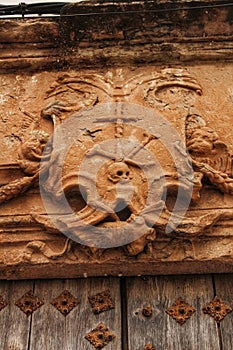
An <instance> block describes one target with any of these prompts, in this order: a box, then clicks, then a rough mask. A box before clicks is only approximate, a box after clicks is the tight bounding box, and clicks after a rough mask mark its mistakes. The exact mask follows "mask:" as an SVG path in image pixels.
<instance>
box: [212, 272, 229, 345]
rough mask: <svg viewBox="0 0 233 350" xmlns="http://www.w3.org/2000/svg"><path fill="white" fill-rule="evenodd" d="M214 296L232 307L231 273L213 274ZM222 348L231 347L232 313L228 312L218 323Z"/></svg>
mask: <svg viewBox="0 0 233 350" xmlns="http://www.w3.org/2000/svg"><path fill="white" fill-rule="evenodd" d="M214 280H215V289H216V296H218V297H219V298H221V299H222V300H223V301H224V302H225V303H226V304H228V305H230V306H231V307H232V308H233V274H223V275H215V276H214ZM220 331H221V338H222V339H221V340H222V349H221V350H229V349H233V313H230V314H228V315H227V316H226V317H225V318H224V319H223V320H222V321H221V323H220Z"/></svg>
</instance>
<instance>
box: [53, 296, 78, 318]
mask: <svg viewBox="0 0 233 350" xmlns="http://www.w3.org/2000/svg"><path fill="white" fill-rule="evenodd" d="M79 303H80V302H79V300H78V299H76V298H75V297H74V296H73V295H72V294H71V293H70V292H69V291H68V290H64V291H63V292H62V293H61V294H60V295H59V296H58V297H56V298H55V299H53V300H52V301H51V302H50V304H51V305H53V306H54V307H55V308H56V309H57V310H58V311H60V313H61V314H62V315H63V316H67V315H68V314H69V313H70V312H71V311H72V310H73V309H74V308H75V307H76V306H78V304H79Z"/></svg>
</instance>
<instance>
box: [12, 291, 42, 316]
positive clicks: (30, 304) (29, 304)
mask: <svg viewBox="0 0 233 350" xmlns="http://www.w3.org/2000/svg"><path fill="white" fill-rule="evenodd" d="M15 305H16V306H18V307H19V308H20V310H21V311H23V312H24V313H25V315H27V316H28V317H29V316H30V315H31V314H32V313H33V312H34V311H36V310H37V309H39V307H41V306H42V305H44V302H43V301H42V300H40V299H39V298H38V297H37V296H36V295H35V294H34V293H33V291H32V290H30V291H29V292H27V293H25V294H24V295H23V296H22V297H21V298H20V299H19V300H17V301H16V303H15Z"/></svg>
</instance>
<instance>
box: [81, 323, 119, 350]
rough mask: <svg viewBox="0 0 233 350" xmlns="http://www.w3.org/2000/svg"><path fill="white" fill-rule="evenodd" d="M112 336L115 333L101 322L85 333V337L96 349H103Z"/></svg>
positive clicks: (113, 336)
mask: <svg viewBox="0 0 233 350" xmlns="http://www.w3.org/2000/svg"><path fill="white" fill-rule="evenodd" d="M114 338H116V336H115V334H114V333H112V332H111V331H110V330H109V329H108V328H107V327H106V326H105V324H104V323H102V322H101V323H99V324H98V326H96V327H95V328H94V329H92V330H91V331H90V332H89V333H87V334H86V335H85V339H87V340H88V341H89V342H90V343H91V344H92V345H93V346H94V347H95V348H96V349H103V348H104V347H105V346H106V345H107V344H108V343H110V342H111V341H112V340H113V339H114Z"/></svg>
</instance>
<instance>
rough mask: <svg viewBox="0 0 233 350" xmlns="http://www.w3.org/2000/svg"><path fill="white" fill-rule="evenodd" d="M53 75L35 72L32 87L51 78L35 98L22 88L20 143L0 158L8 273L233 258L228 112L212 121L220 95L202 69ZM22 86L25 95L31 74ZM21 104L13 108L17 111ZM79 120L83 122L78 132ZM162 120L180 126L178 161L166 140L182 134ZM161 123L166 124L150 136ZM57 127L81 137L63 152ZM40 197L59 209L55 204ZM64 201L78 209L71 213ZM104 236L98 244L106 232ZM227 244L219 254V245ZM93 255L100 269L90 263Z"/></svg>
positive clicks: (114, 269)
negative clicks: (213, 93)
mask: <svg viewBox="0 0 233 350" xmlns="http://www.w3.org/2000/svg"><path fill="white" fill-rule="evenodd" d="M47 75H48V78H49V79H48V80H47V81H46V82H45V78H44V76H43V74H42V75H38V76H36V77H34V80H33V84H35V82H36V84H39V83H40V82H43V85H42V86H43V88H42V90H43V91H40V94H39V96H35V95H33V93H32V96H31V98H30V104H29V103H28V98H29V95H30V93H29V91H28V90H27V89H26V88H25V90H26V92H25V95H27V96H28V98H25V99H24V100H23V102H20V106H19V107H18V113H19V116H17V118H18V119H17V120H19V121H20V124H19V125H21V126H19V127H18V128H16V126H15V132H14V135H15V137H16V139H17V142H15V143H13V144H14V146H13V147H12V146H10V144H9V143H8V147H9V149H8V150H6V153H5V158H4V159H5V162H3V161H2V163H1V165H0V176H1V177H0V180H1V187H0V204H1V217H0V228H1V231H0V235H1V236H2V250H3V254H2V261H1V262H0V263H1V268H0V270H1V278H6V277H7V278H15V276H13V272H12V270H11V269H10V268H9V267H7V265H12V266H14V267H17V269H18V272H17V273H18V275H19V278H23V277H25V276H26V277H30V276H28V275H27V272H26V270H25V269H26V266H39V268H38V271H39V272H38V273H37V272H34V271H36V268H35V270H33V269H32V272H31V273H32V276H35V277H37V276H38V277H39V276H42V277H43V276H51V277H53V276H54V277H62V276H66V273H67V271H68V269H69V267H68V266H70V264H71V266H72V272H71V274H72V276H81V275H84V276H87V275H89V274H91V275H101V274H115V275H116V274H122V273H123V274H126V275H127V274H131V275H133V274H141V273H146V272H147V273H154V272H155V271H154V269H156V271H157V273H168V270H167V269H166V268H167V267H166V265H167V264H168V265H167V266H169V267H168V269H171V271H170V272H172V273H177V271H176V269H177V268H179V271H181V272H182V271H183V272H190V271H191V272H198V271H202V272H204V271H205V268H208V264H206V261H207V262H213V261H215V263H214V265H213V270H215V267H214V266H217V262H218V260H219V259H221V256H226V255H227V254H228V255H227V256H228V259H231V256H232V254H233V246H232V243H231V239H230V238H229V234H228V233H227V227H229V225H231V222H232V219H233V207H232V204H233V202H232V201H233V199H232V194H233V161H232V153H231V152H232V144H231V143H230V142H229V135H225V134H224V130H226V125H225V126H224V128H225V129H223V130H221V129H220V128H219V127H220V125H221V120H220V121H218V123H219V124H218V123H216V120H217V117H215V116H214V117H213V118H212V119H211V117H210V112H211V111H210V110H209V106H210V102H211V101H212V100H211V99H214V98H215V97H214V98H213V97H212V96H211V95H208V89H207V88H208V86H210V83H209V81H208V79H207V78H205V79H204V81H202V79H201V74H200V73H199V74H198V73H197V71H195V69H194V73H191V72H190V71H189V70H187V69H179V68H166V69H162V70H159V69H158V68H157V69H155V68H153V67H147V69H146V71H145V72H143V70H142V69H138V71H135V70H127V69H111V70H109V71H103V72H101V71H98V72H95V71H94V72H87V73H85V72H84V73H81V74H80V73H79V72H70V73H69V74H58V73H56V74H55V73H48V74H47ZM19 81H20V84H19ZM203 83H204V85H205V89H204V88H203V87H202V85H203ZM18 84H19V85H20V86H21V88H19V87H18V88H17V89H19V90H20V93H19V96H21V95H22V92H21V91H22V90H23V89H24V88H23V86H24V85H23V84H26V83H25V82H24V80H23V78H22V77H20V79H19V78H18V80H17V81H16V86H17V85H18ZM7 86H8V85H7ZM25 86H26V85H25ZM6 90H7V94H9V93H10V89H9V87H7V89H6ZM17 91H18V90H17ZM34 91H35V90H34ZM32 92H33V91H32ZM17 93H18V92H17ZM33 96H35V97H33ZM203 99H204V101H203ZM200 100H201V101H200ZM223 100H224V99H223ZM33 102H34V104H33ZM205 103H206V105H207V108H205ZM13 106H14V105H13ZM29 106H30V110H28V108H29ZM128 106H129V107H128ZM135 106H136V107H135ZM213 107H214V106H213ZM4 108H5V111H6V110H7V108H9V105H8V102H6V104H5V105H4V104H3V110H4ZM101 108H102V109H101ZM114 108H115V109H114ZM16 111H17V108H16V107H15V106H14V107H13V108H12V113H13V114H15V113H16ZM132 111H135V113H133V112H132ZM136 111H137V112H136ZM228 111H230V108H229V110H228V109H227V108H226V110H225V113H226V114H227V113H229V112H228ZM139 112H140V113H139ZM99 113H100V114H99ZM101 113H102V114H101ZM137 113H138V114H140V115H137ZM147 113H148V115H149V117H147V115H146V114H147ZM150 113H154V114H150ZM212 113H213V114H215V115H217V113H218V110H217V111H214V110H213V112H212ZM3 114H4V113H3ZM152 115H153V116H154V117H152ZM160 116H161V117H160ZM72 118H74V119H72ZM82 118H84V120H85V118H86V121H85V123H86V124H85V123H84V124H79V125H80V128H79V130H78V128H77V132H76V129H75V128H76V127H77V126H76V121H77V120H78V122H79V123H82ZM153 118H154V119H153ZM3 119H4V118H3V116H1V120H2V124H1V125H0V127H1V132H3V133H6V131H5V130H6V128H5V124H9V127H11V125H12V121H10V120H9V111H8V115H7V117H6V119H5V122H4V121H3ZM70 120H74V124H72V125H73V128H74V130H73V131H72V132H73V134H72V132H71V131H69V129H68V127H67V125H69V124H67V123H69V121H70ZM164 120H165V122H163V121H164ZM229 120H230V117H229ZM161 121H162V122H161ZM163 123H165V124H166V123H167V125H169V128H170V129H169V130H175V131H174V133H176V132H177V133H178V134H177V135H178V136H179V137H178V139H177V140H175V139H174V142H173V141H172V142H173V146H172V147H174V150H175V151H174V152H177V154H179V158H180V160H179V161H180V164H181V166H180V168H179V167H178V168H179V169H178V168H177V163H176V159H175V157H174V154H175V153H172V152H173V151H171V149H169V147H170V146H169V147H168V146H167V145H168V143H166V142H169V141H166V142H165V141H164V140H166V139H169V138H171V140H173V138H172V137H173V136H174V135H171V134H169V133H168V134H167V135H165V136H163V130H165V129H163V126H161V125H162V124H163ZM159 124H161V125H160V126H159ZM226 124H227V125H228V127H229V128H231V124H230V123H229V122H228V123H226ZM89 125H91V127H89ZM216 125H217V127H215V126H216ZM155 126H156V127H157V129H156V130H158V132H153V130H155V128H154V129H153V127H155ZM62 128H63V129H62ZM71 129H72V128H71ZM57 130H58V132H59V130H62V131H65V132H66V131H67V130H68V134H67V135H68V136H67V137H68V138H69V137H71V136H72V135H75V133H77V135H79V136H78V137H76V138H75V139H74V140H73V141H72V142H71V143H70V145H69V147H68V148H67V150H66V152H65V153H64V157H63V158H62V156H61V154H62V152H63V150H62V147H63V146H64V145H65V143H64V145H63V143H62V141H61V140H60V139H59V138H58V135H59V133H58V132H57ZM80 130H82V132H81V131H80ZM160 132H161V133H162V135H161V134H160ZM69 133H70V134H69ZM69 135H71V136H69ZM226 136H227V137H226ZM72 137H73V136H72ZM163 137H164V139H163ZM8 140H9V138H8ZM109 140H110V141H111V142H110V141H109ZM4 142H5V139H4ZM64 142H66V141H64ZM109 142H110V143H109ZM182 145H183V146H182ZM14 147H16V149H17V152H13V153H12V148H14ZM10 148H11V149H10ZM186 149H187V150H188V153H186ZM8 151H9V154H11V156H10V157H11V158H10V157H9V159H12V161H11V163H10V162H8V163H7V158H6V155H7V154H8V153H7V152H8ZM154 160H156V161H154ZM95 164H96V165H95ZM98 164H99V165H98ZM180 173H181V174H180ZM148 174H149V175H148ZM43 193H45V194H46V196H48V197H49V201H50V202H51V203H53V205H54V206H53V207H52V206H51V207H49V209H48V207H46V204H45V202H43ZM41 196H42V201H41ZM189 196H190V198H189ZM63 197H64V198H65V200H66V201H67V203H68V204H69V208H71V212H66V213H64V208H63V202H62V200H63ZM178 197H179V198H180V199H181V200H180V202H179V208H178V209H177V210H174V208H176V203H177V202H176V201H177V198H178ZM216 202H218V205H216ZM185 206H186V207H187V208H186V207H185ZM183 207H184V208H183ZM54 208H55V209H54ZM11 210H12V212H14V215H12V214H11ZM225 223H226V224H225ZM132 225H133V226H132ZM85 227H91V228H93V230H94V231H93V232H94V234H95V235H96V232H97V233H98V232H102V231H103V232H107V233H108V237H107V242H108V243H105V244H102V245H101V244H99V245H98V244H97V243H96V244H94V240H92V235H93V232H92V230H90V232H88V234H87V232H86V231H87V230H86V231H85ZM132 228H133V229H132ZM95 230H96V231H95ZM101 230H102V231H101ZM225 232H226V233H225ZM9 235H11V237H13V238H10V236H9ZM122 237H123V238H122ZM124 237H127V239H126V238H124ZM129 237H130V238H129ZM95 239H96V242H99V241H100V240H101V236H100V238H99V239H98V238H95ZM121 239H122V241H121ZM124 239H125V240H124ZM109 242H110V243H109ZM124 242H125V243H124ZM123 243H124V244H123ZM221 244H222V245H223V246H222V248H221V249H222V251H221V252H220V255H219V256H217V255H216V253H214V250H215V247H216V245H217V246H219V245H220V246H221ZM9 251H12V252H13V253H12V255H11V256H12V258H11V259H12V260H11V261H9V258H8V256H9V255H8V253H9ZM226 251H227V252H228V253H226ZM94 261H97V262H98V263H99V266H100V269H98V267H94V269H93V271H89V266H93V265H92V264H93V262H94ZM150 263H154V266H153V267H149V265H150ZM112 264H113V265H114V266H113V265H112ZM215 264H216V265H215ZM61 266H62V270H60V271H59V267H61ZM230 266H232V265H230ZM230 266H229V268H228V269H229V270H232V267H230ZM48 267H49V268H48ZM47 268H48V269H47ZM7 269H8V270H7ZM46 269H47V270H46ZM164 269H165V270H164Z"/></svg>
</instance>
